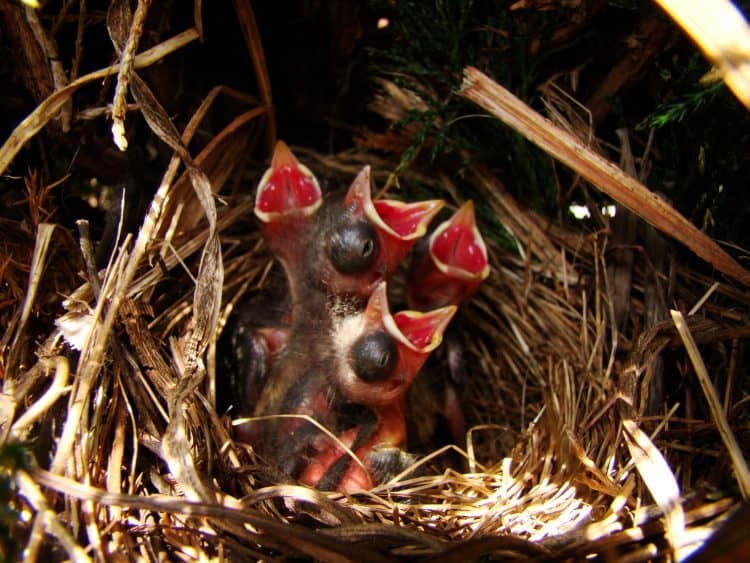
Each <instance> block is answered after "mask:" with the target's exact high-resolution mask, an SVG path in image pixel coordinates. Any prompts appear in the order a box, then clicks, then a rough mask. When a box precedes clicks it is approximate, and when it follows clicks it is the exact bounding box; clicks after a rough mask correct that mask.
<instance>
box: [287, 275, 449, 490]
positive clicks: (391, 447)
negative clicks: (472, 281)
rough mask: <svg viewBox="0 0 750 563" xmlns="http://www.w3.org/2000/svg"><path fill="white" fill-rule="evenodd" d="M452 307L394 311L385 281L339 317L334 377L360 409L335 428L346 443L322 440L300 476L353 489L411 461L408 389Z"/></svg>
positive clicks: (309, 481) (326, 486)
mask: <svg viewBox="0 0 750 563" xmlns="http://www.w3.org/2000/svg"><path fill="white" fill-rule="evenodd" d="M455 312H456V307H455V306H453V305H450V306H447V307H442V308H439V309H434V310H432V311H429V312H427V313H420V312H417V311H401V312H398V313H396V314H395V315H391V313H390V311H389V308H388V298H387V292H386V284H385V283H380V284H379V285H378V286H377V287H376V288H375V290H374V291H373V293H372V295H371V297H370V299H369V301H368V303H367V307H366V309H365V311H364V312H363V313H362V314H360V315H351V316H347V317H344V318H342V319H340V321H339V322H338V323H337V324H336V326H335V327H334V342H335V343H336V344H335V347H336V348H335V349H336V358H335V362H334V364H335V367H336V371H335V372H334V383H335V386H336V389H337V392H338V393H339V394H340V397H341V399H342V400H344V401H346V402H347V403H349V404H354V405H359V406H360V407H362V409H361V410H360V415H361V416H360V420H356V424H355V425H354V426H353V427H351V428H349V429H347V430H346V431H344V432H342V433H341V434H339V435H338V438H339V440H340V442H341V443H338V442H334V441H332V440H330V439H329V438H325V439H320V440H318V441H317V444H316V446H317V448H316V449H317V452H316V455H315V457H314V458H313V459H312V460H311V461H310V462H309V463H308V464H307V466H306V468H305V469H304V471H303V472H302V474H301V475H300V480H301V481H302V482H303V483H306V484H309V485H314V486H317V487H318V488H321V489H338V490H341V491H347V492H354V491H356V490H362V489H367V488H371V487H372V486H373V485H374V484H376V483H379V482H382V481H383V480H386V479H387V478H389V477H392V476H393V475H395V474H396V473H398V472H400V471H401V470H403V469H404V468H405V467H407V466H408V465H410V464H411V463H412V462H413V460H414V458H413V456H411V455H410V454H407V453H406V452H404V451H403V450H402V448H403V447H404V445H405V444H406V420H405V412H406V403H405V400H406V391H407V389H408V388H409V387H410V385H411V384H412V382H413V381H414V378H415V377H416V376H417V374H418V373H419V370H420V369H421V367H422V365H423V364H424V362H425V361H426V360H427V357H428V356H429V355H430V353H431V352H432V351H433V350H435V349H436V348H437V347H438V346H439V345H440V342H441V340H442V335H443V332H444V331H445V328H446V327H447V326H448V323H449V322H450V320H451V318H452V317H453V315H454V314H455ZM350 423H351V421H350ZM341 444H343V445H345V446H346V447H348V448H349V449H351V450H352V451H353V452H354V453H355V454H356V456H357V458H358V459H359V460H360V461H361V464H359V463H357V462H355V460H353V459H351V457H350V456H349V455H348V454H346V453H345V452H344V449H343V448H342V447H341Z"/></svg>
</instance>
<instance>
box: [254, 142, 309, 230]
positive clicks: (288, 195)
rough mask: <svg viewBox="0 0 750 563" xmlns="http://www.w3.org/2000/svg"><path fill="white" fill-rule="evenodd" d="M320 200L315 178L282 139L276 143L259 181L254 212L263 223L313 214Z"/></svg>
mask: <svg viewBox="0 0 750 563" xmlns="http://www.w3.org/2000/svg"><path fill="white" fill-rule="evenodd" d="M322 201H323V194H322V192H321V190H320V185H319V184H318V180H317V179H316V178H315V176H314V175H313V173H312V172H310V169H309V168H307V166H305V165H304V164H301V163H300V162H299V161H298V160H297V158H296V157H295V156H294V154H292V151H290V150H289V147H288V146H287V145H286V143H284V141H279V142H278V143H276V148H275V150H274V152H273V157H272V158H271V167H270V168H269V169H268V170H266V172H265V174H263V177H262V178H261V180H260V183H259V184H258V192H257V194H256V196H255V215H256V216H257V217H258V219H260V220H261V221H263V222H264V223H273V222H278V221H288V220H294V219H299V218H301V217H308V216H310V215H313V214H314V213H315V211H317V209H318V208H319V207H320V204H321V202H322Z"/></svg>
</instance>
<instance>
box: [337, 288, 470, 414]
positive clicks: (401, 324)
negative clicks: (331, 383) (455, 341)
mask: <svg viewBox="0 0 750 563" xmlns="http://www.w3.org/2000/svg"><path fill="white" fill-rule="evenodd" d="M456 309H457V308H456V307H455V306H454V305H449V306H447V307H441V308H439V309H434V310H432V311H429V312H426V313H421V312H419V311H400V312H398V313H396V314H395V315H392V314H391V312H390V310H389V308H388V296H387V292H386V284H385V282H381V283H380V284H378V285H377V287H376V288H375V290H374V291H373V293H372V295H371V296H370V299H369V301H368V303H367V307H366V309H365V311H364V317H363V318H364V321H363V323H362V325H361V332H360V336H359V337H358V339H357V340H356V341H355V342H354V343H353V345H352V346H351V351H350V355H349V365H350V367H351V370H350V372H349V373H348V375H346V376H344V377H342V378H341V380H340V381H339V384H340V387H341V389H342V392H343V394H344V395H345V396H346V398H347V399H348V400H349V401H351V402H354V403H359V404H363V405H367V406H370V407H375V408H378V407H382V406H384V405H387V404H389V403H392V402H393V401H396V400H400V399H402V398H403V397H404V395H405V393H406V390H407V389H408V388H409V386H410V385H411V383H412V381H414V378H415V377H416V376H417V374H418V373H419V370H420V369H421V368H422V365H423V364H424V362H425V361H426V360H427V358H428V356H429V355H430V353H431V352H432V351H433V350H434V349H435V348H437V347H438V346H439V345H440V343H441V342H442V339H443V333H444V332H445V329H446V327H447V326H448V323H450V320H451V318H452V317H453V315H454V314H455V313H456ZM384 338H385V340H384ZM373 365H374V366H375V368H373V367H372V366H373Z"/></svg>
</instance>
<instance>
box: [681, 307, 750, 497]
mask: <svg viewBox="0 0 750 563" xmlns="http://www.w3.org/2000/svg"><path fill="white" fill-rule="evenodd" d="M670 313H671V315H672V321H673V322H674V324H675V326H676V327H677V332H679V333H680V338H682V342H683V344H685V348H686V349H687V352H688V355H689V356H690V361H691V362H692V364H693V369H694V370H695V375H696V376H697V377H698V381H699V382H700V384H701V389H703V394H704V395H705V396H706V400H707V401H708V408H709V409H710V411H711V416H713V418H714V421H715V422H716V427H717V428H718V430H719V434H720V435H721V439H722V440H723V441H724V445H725V446H726V447H727V450H729V457H730V458H731V459H732V466H733V467H734V474H735V476H736V477H737V482H738V483H739V485H740V492H741V493H742V498H743V499H745V500H747V499H748V498H750V470H748V467H747V462H746V461H745V458H744V456H743V455H742V450H741V449H740V447H739V444H738V443H737V439H736V438H735V437H734V433H733V432H732V429H731V428H730V427H729V422H728V421H727V416H726V413H725V412H724V411H723V410H722V408H721V402H720V401H719V397H718V396H717V394H716V389H715V388H714V385H713V383H712V382H711V378H710V377H709V375H708V370H707V369H706V364H705V363H703V358H702V357H701V354H700V352H699V351H698V346H697V345H696V344H695V340H694V339H693V335H692V334H691V333H690V329H689V328H688V326H687V323H686V322H685V317H683V316H682V313H680V312H679V311H675V310H672V311H670Z"/></svg>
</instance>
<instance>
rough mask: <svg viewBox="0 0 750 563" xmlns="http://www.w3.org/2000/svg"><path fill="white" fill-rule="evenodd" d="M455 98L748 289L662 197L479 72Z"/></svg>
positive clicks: (470, 72) (749, 280) (737, 271)
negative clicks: (478, 108)
mask: <svg viewBox="0 0 750 563" xmlns="http://www.w3.org/2000/svg"><path fill="white" fill-rule="evenodd" d="M459 94H460V95H461V96H463V97H465V98H466V99H468V100H471V101H472V102H474V103H476V104H478V105H479V106H481V107H483V108H484V109H486V110H487V111H489V112H490V113H491V114H492V115H494V116H495V117H497V118H498V119H500V120H501V121H503V122H504V123H505V124H506V125H508V126H510V127H512V128H513V129H515V130H516V131H518V132H519V133H521V134H522V135H523V136H524V137H526V138H527V139H528V140H529V141H531V142H532V143H534V144H535V145H537V146H538V147H540V148H541V149H542V150H544V151H545V152H547V153H548V154H550V155H551V156H553V157H554V158H556V159H557V160H559V161H560V162H562V163H563V164H565V165H567V166H569V167H570V168H572V169H573V170H574V171H575V172H577V173H578V174H581V176H583V177H584V178H586V179H587V180H588V181H589V182H591V183H592V184H594V185H595V186H596V187H598V188H599V189H600V190H602V191H604V192H605V193H607V194H608V195H609V196H611V197H612V198H614V199H615V200H617V201H618V202H619V203H621V204H622V205H624V206H625V207H627V208H628V209H630V210H631V211H633V213H635V214H637V215H638V216H639V217H641V219H643V220H644V221H646V222H648V223H650V224H651V225H653V226H654V227H656V228H657V229H659V230H661V231H662V232H663V233H665V234H666V235H668V236H670V237H673V238H677V240H678V242H681V243H683V244H684V245H685V246H687V247H688V248H689V249H690V250H692V251H693V252H694V253H695V254H696V255H697V256H699V257H701V258H703V259H704V260H705V261H706V262H708V263H709V264H711V265H713V266H714V267H716V268H717V269H718V270H720V271H721V272H723V273H724V274H726V275H728V276H730V277H732V278H735V279H737V280H739V281H741V282H742V283H744V284H746V285H750V272H748V271H747V270H746V269H745V268H743V267H742V266H740V265H739V264H738V263H737V262H736V261H735V260H734V258H732V257H731V256H730V255H729V254H727V253H726V252H725V251H724V250H723V249H722V248H721V247H720V246H719V245H718V244H716V242H715V241H713V240H712V239H711V238H710V237H708V236H706V234H705V233H703V232H702V231H701V230H700V229H698V228H697V227H696V226H695V225H693V224H692V223H691V222H690V221H688V220H687V219H685V217H683V216H682V215H681V214H680V213H679V212H677V211H676V210H675V209H674V208H673V207H672V206H670V205H669V204H668V203H666V202H665V201H664V200H663V199H662V198H660V197H659V196H658V195H656V194H654V193H653V192H651V191H649V189H648V188H647V187H646V186H644V185H643V184H641V183H640V182H638V181H637V180H636V179H635V178H631V177H630V176H628V175H627V174H625V173H624V172H623V171H622V170H621V169H620V168H619V167H618V166H616V165H615V164H614V163H612V162H610V161H609V160H606V159H605V158H604V157H602V156H601V155H599V154H597V153H595V152H593V151H592V150H590V149H589V148H588V147H587V146H586V145H584V144H583V143H582V142H581V141H580V140H579V139H578V138H576V137H574V136H573V135H571V134H570V133H568V132H567V131H564V130H563V129H561V128H560V127H557V126H556V125H555V124H553V123H552V122H551V121H550V120H549V119H546V118H545V117H543V116H541V115H539V114H538V113H537V112H536V111H534V110H533V109H532V108H530V107H529V106H527V105H526V104H525V103H523V102H522V101H521V100H519V99H518V98H516V97H515V96H514V95H513V94H512V93H510V92H509V91H508V90H506V89H505V88H503V87H502V86H500V85H499V84H498V83H497V82H495V81H494V80H492V79H491V78H490V77H489V76H487V75H486V74H483V73H482V72H481V71H480V70H479V69H477V68H474V67H471V66H469V67H466V68H465V69H464V82H463V85H462V86H461V91H460V92H459Z"/></svg>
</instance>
